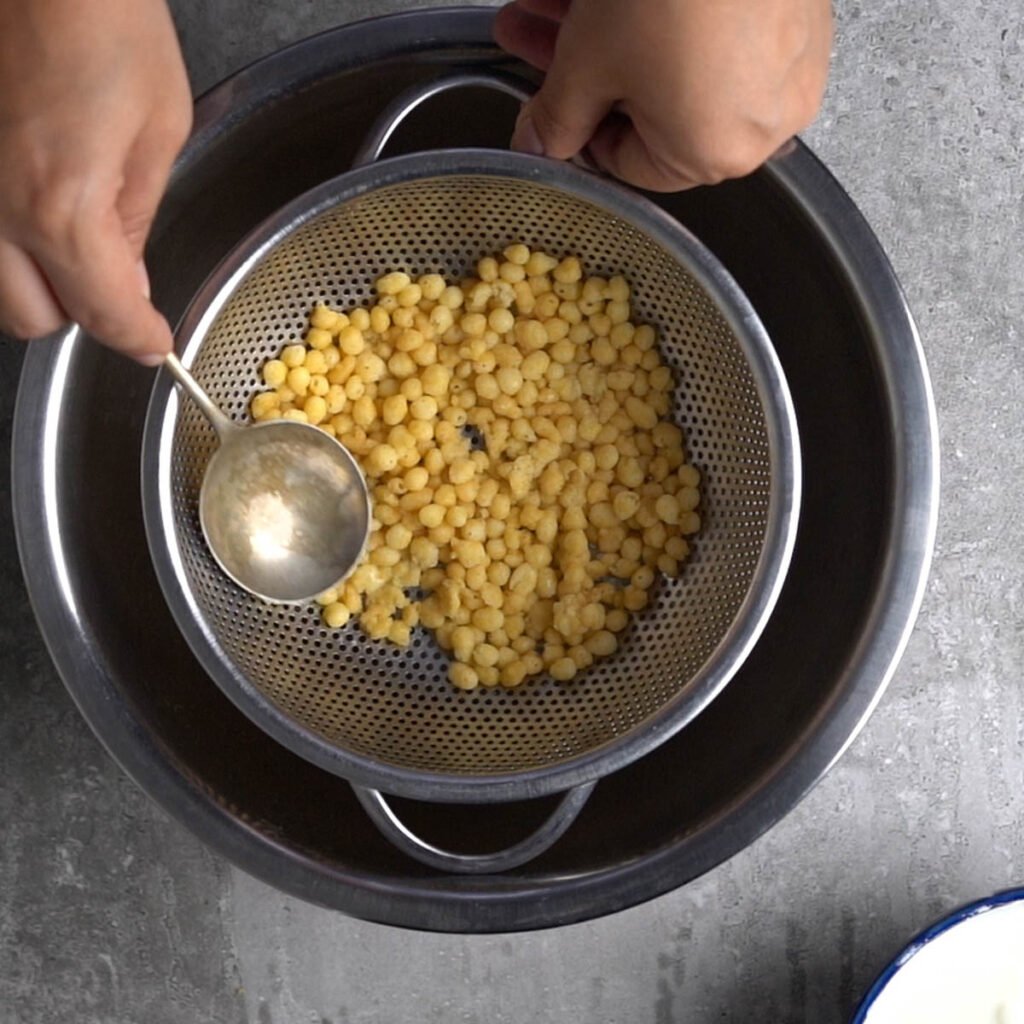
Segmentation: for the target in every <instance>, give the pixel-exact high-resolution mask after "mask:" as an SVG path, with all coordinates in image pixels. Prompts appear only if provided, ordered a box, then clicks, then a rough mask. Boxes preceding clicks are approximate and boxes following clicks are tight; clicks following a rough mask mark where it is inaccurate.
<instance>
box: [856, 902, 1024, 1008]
mask: <svg viewBox="0 0 1024 1024" xmlns="http://www.w3.org/2000/svg"><path fill="white" fill-rule="evenodd" d="M1021 902H1024V887H1022V886H1017V887H1014V888H1010V889H1000V890H999V891H998V892H995V893H992V894H991V895H990V896H983V897H981V898H980V899H977V900H972V901H971V902H970V903H965V904H963V905H962V906H959V907H957V908H956V909H955V910H952V911H950V912H949V913H948V914H946V915H945V916H944V917H940V918H939V919H938V920H937V921H934V922H932V924H930V925H927V926H926V927H925V928H922V929H921V931H919V932H918V933H917V934H916V935H915V936H914V937H913V938H912V939H911V940H910V941H909V942H908V943H907V944H906V945H905V946H904V947H903V948H902V949H901V950H900V951H899V952H898V953H897V954H896V956H894V957H893V958H892V960H890V961H889V963H888V964H886V966H885V967H883V968H882V970H881V971H880V972H879V974H878V976H877V977H876V978H875V980H874V981H873V982H872V983H871V986H870V987H869V988H868V990H867V992H866V993H865V994H864V998H863V999H862V1000H861V1002H860V1003H859V1004H858V1005H857V1009H856V1011H855V1012H854V1015H853V1017H851V1018H850V1024H864V1022H865V1021H866V1019H867V1015H868V1013H870V1011H871V1008H872V1007H873V1006H874V1005H875V1002H876V1001H877V1000H878V998H879V997H880V996H881V995H882V993H883V992H885V990H886V989H887V988H888V986H889V983H890V982H891V981H892V980H893V978H894V977H896V975H897V974H899V972H900V971H901V970H902V969H903V968H904V967H905V966H906V965H907V963H908V962H909V961H910V960H912V959H913V958H914V957H915V956H917V954H918V953H920V952H921V951H922V950H923V949H924V948H925V947H926V946H928V945H930V944H931V943H933V942H934V941H935V940H936V939H939V938H941V937H942V936H943V935H945V934H947V933H948V932H950V931H952V930H953V929H954V928H956V927H957V926H958V925H961V924H963V923H964V922H965V921H970V920H973V919H974V918H976V917H980V916H982V915H984V914H987V913H989V912H990V911H993V910H998V909H1000V908H1001V907H1006V906H1010V905H1011V904H1013V903H1021Z"/></svg>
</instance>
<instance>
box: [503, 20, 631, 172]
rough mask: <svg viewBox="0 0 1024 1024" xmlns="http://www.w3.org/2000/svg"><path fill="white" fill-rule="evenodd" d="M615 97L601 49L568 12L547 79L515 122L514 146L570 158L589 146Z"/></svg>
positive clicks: (558, 37) (560, 28)
mask: <svg viewBox="0 0 1024 1024" xmlns="http://www.w3.org/2000/svg"><path fill="white" fill-rule="evenodd" d="M529 17H534V16H533V15H529ZM549 24H551V23H550V22H549ZM534 45H536V44H534ZM614 101H615V94H614V86H613V84H612V79H611V76H610V75H608V74H607V73H606V69H605V68H604V66H603V59H602V53H601V50H600V48H599V47H595V46H594V45H588V44H587V41H586V39H585V38H583V37H581V36H580V35H579V33H578V32H577V31H576V30H575V27H574V25H573V22H572V17H571V12H570V15H569V16H568V17H567V18H566V20H565V21H564V22H563V23H562V24H561V26H560V27H559V28H558V31H557V36H556V39H555V46H554V55H553V58H552V60H551V63H550V66H549V67H548V69H547V74H546V75H545V77H544V84H543V85H542V86H541V88H540V90H539V91H538V92H537V94H536V95H535V96H534V97H533V99H532V100H530V102H529V103H527V104H526V105H525V106H524V107H523V110H522V113H521V114H520V116H519V120H518V121H517V122H516V128H515V132H514V133H513V135H512V148H513V149H518V150H521V151H523V152H527V153H534V154H537V155H544V156H550V157H554V158H556V159H560V160H568V159H569V158H570V157H573V156H575V155H576V154H577V153H579V152H580V150H582V149H583V147H584V146H586V144H587V142H588V141H589V140H590V138H591V136H592V135H593V134H594V132H595V131H596V130H597V127H598V125H599V124H600V123H601V121H602V120H603V119H604V117H605V115H606V114H607V113H608V111H609V110H610V109H611V107H612V104H613V103H614Z"/></svg>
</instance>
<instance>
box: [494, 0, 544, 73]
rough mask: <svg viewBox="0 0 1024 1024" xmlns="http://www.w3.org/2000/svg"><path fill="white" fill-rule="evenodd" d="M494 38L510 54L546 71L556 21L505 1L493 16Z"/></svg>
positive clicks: (539, 69)
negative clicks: (503, 5) (504, 4)
mask: <svg viewBox="0 0 1024 1024" xmlns="http://www.w3.org/2000/svg"><path fill="white" fill-rule="evenodd" d="M494 39H495V42H497V44H498V45H499V46H500V47H501V48H502V49H503V50H505V51H506V52H507V53H511V54H512V56H513V57H518V58H519V59H520V60H521V61H525V62H526V63H527V64H529V65H530V66H531V67H535V68H537V70H538V71H547V70H548V68H549V67H551V62H552V61H553V60H554V59H555V43H556V41H557V39H558V22H557V21H554V20H552V19H550V18H542V17H538V16H536V15H534V14H530V13H528V12H526V11H524V10H523V9H522V8H521V7H520V6H519V4H508V5H507V6H505V7H503V8H502V9H501V10H500V11H499V12H498V17H497V18H496V19H495V22H494Z"/></svg>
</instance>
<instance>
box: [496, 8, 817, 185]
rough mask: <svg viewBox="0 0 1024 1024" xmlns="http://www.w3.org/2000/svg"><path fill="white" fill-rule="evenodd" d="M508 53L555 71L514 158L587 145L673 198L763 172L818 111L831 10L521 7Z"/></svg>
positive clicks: (499, 34) (503, 24)
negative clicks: (686, 191)
mask: <svg viewBox="0 0 1024 1024" xmlns="http://www.w3.org/2000/svg"><path fill="white" fill-rule="evenodd" d="M495 38H496V39H497V41H498V43H499V45H500V46H502V47H503V48H504V49H505V50H507V51H508V52H510V53H512V54H514V55H515V56H517V57H519V58H521V59H522V60H525V61H526V62H527V63H529V64H532V65H533V66H534V67H536V68H539V69H540V70H542V71H544V72H545V78H544V83H543V86H542V87H541V89H540V90H539V92H538V93H537V94H536V96H535V97H534V98H533V99H532V100H531V101H530V102H529V103H528V104H526V105H525V106H524V108H523V111H522V114H521V115H520V118H519V121H518V122H517V125H516V131H515V134H514V136H513V139H512V146H513V148H514V149H519V150H522V151H526V152H532V153H538V154H541V153H543V154H545V155H547V156H551V157H556V158H559V159H568V158H570V157H573V156H575V155H576V154H578V153H580V152H581V151H582V150H583V149H584V148H586V149H587V152H588V154H589V156H590V157H591V159H592V160H593V161H594V162H595V163H596V164H597V165H598V166H600V167H601V168H602V169H604V170H605V171H607V172H608V173H610V174H613V175H614V176H616V177H618V178H621V179H622V180H624V181H627V182H630V183H631V184H633V185H636V186H638V187H640V188H646V189H651V190H653V191H658V192H672V191H676V190H679V189H683V188H688V187H690V186H693V185H698V184H713V183H716V182H719V181H722V180H724V179H726V178H736V177H742V176H743V175H745V174H748V173H750V172H751V171H753V170H755V169H756V168H757V167H759V166H760V165H761V164H762V163H763V162H764V161H765V160H766V159H767V158H768V157H769V156H771V155H772V154H773V153H774V152H775V151H776V150H777V149H778V148H779V147H780V146H782V145H783V144H784V143H785V142H787V141H788V140H789V139H790V137H791V136H792V135H794V134H795V133H796V132H798V131H800V130H802V129H803V128H806V127H807V125H808V124H810V122H811V121H812V120H813V119H814V117H815V116H816V114H817V112H818V108H819V106H820V104H821V99H822V94H823V93H824V89H825V82H826V78H827V75H828V63H829V57H830V51H831V44H832V12H831V5H830V0H759V2H757V3H754V2H752V0H637V2H623V0H513V2H512V3H509V4H508V5H507V6H505V7H504V8H502V10H501V11H500V12H499V14H498V19H497V22H496V25H495Z"/></svg>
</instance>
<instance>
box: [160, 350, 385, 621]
mask: <svg viewBox="0 0 1024 1024" xmlns="http://www.w3.org/2000/svg"><path fill="white" fill-rule="evenodd" d="M164 365H165V366H166V367H167V369H168V370H169V371H170V372H171V374H172V375H173V376H174V379H175V380H176V381H177V383H178V384H179V385H180V386H181V388H182V389H183V390H184V391H185V392H186V394H188V396H189V397H190V398H191V399H192V401H193V402H195V403H196V405H197V406H199V408H200V410H201V411H202V413H203V415H204V416H206V418H207V419H208V420H209V421H210V423H211V425H212V426H213V429H214V430H215V431H216V432H217V438H218V440H219V441H220V447H219V448H218V449H217V451H216V452H214V454H213V457H212V458H211V459H210V462H209V465H208V466H207V467H206V473H205V474H204V476H203V483H202V486H201V488H200V491H199V522H200V525H201V527H202V530H203V535H204V536H205V538H206V543H207V544H208V545H209V548H210V551H211V552H212V553H213V557H214V558H215V559H216V560H217V562H218V563H219V565H220V567H221V568H222V569H223V570H224V572H226V573H227V574H228V576H230V577H231V578H232V579H233V580H234V581H235V582H236V583H237V584H238V585H239V586H240V587H243V588H244V589H245V590H248V591H249V592H250V593H252V594H255V595H256V596H257V597H261V598H263V599H264V600H266V601H273V602H292V601H294V602H299V601H308V600H310V599H311V598H313V597H316V596H317V595H318V594H322V593H323V592H324V591H325V590H328V589H329V588H331V587H334V586H336V585H337V584H338V583H340V582H341V581H342V580H344V579H345V577H346V576H348V574H349V573H350V572H351V571H352V570H353V569H354V568H355V567H356V565H357V564H358V562H359V560H360V559H361V558H362V556H363V552H364V551H365V550H366V543H367V539H368V538H369V534H370V495H369V490H368V488H367V485H366V479H365V478H364V476H363V474H362V471H361V470H360V468H359V465H358V463H357V462H356V461H355V459H354V458H353V457H352V455H351V454H350V453H349V451H348V450H347V449H346V448H345V447H344V446H343V445H341V444H340V443H339V442H338V441H336V440H335V439H334V438H333V437H331V436H330V435H329V434H325V433H324V432H323V431H322V430H318V429H317V428H316V427H314V426H312V425H311V424H308V423H299V422H297V421H295V420H271V421H268V422H265V423H258V424H255V425H254V426H244V427H243V426H240V425H239V424H237V423H233V422H232V421H231V420H230V419H229V418H228V417H227V416H226V415H225V414H224V413H223V412H222V411H221V410H220V409H219V408H218V407H217V406H216V405H215V404H214V403H213V402H212V401H211V400H210V397H209V396H208V395H207V394H206V392H205V391H203V389H202V388H201V387H200V386H199V384H198V383H196V380H195V378H194V377H193V376H192V375H191V374H190V373H189V372H188V370H186V369H185V367H184V366H182V365H181V362H180V361H179V360H178V357H177V356H176V355H175V354H174V353H173V352H172V353H171V354H169V355H168V356H167V357H166V359H165V360H164Z"/></svg>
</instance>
